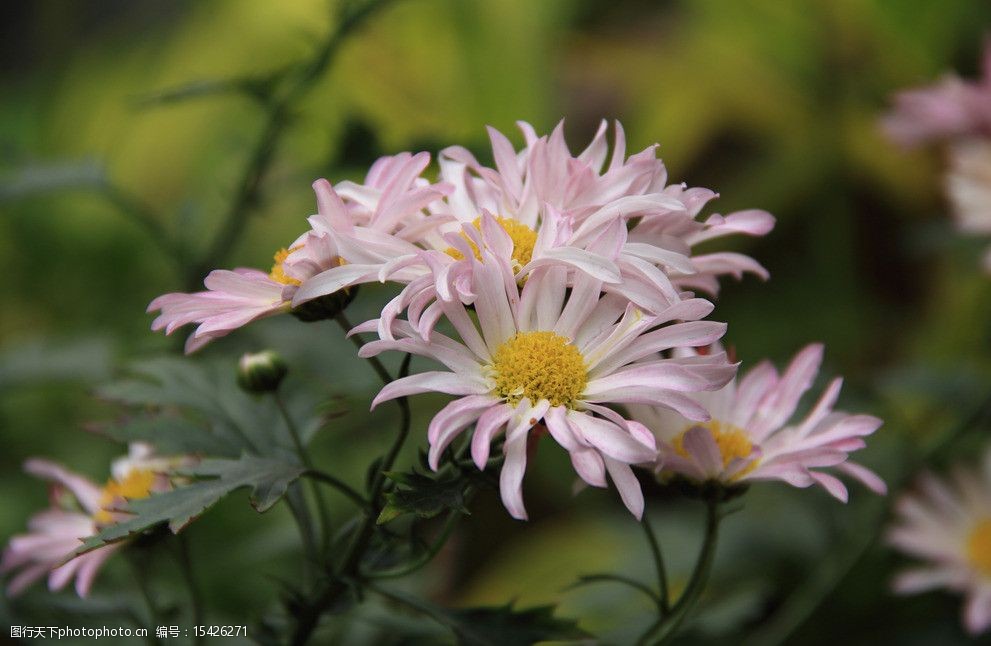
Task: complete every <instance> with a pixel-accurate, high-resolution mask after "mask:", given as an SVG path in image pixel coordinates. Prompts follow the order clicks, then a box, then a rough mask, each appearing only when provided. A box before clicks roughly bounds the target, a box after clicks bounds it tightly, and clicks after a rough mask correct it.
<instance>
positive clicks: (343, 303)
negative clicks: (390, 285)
mask: <svg viewBox="0 0 991 646" xmlns="http://www.w3.org/2000/svg"><path fill="white" fill-rule="evenodd" d="M357 292H358V287H357V286H355V287H349V288H347V289H342V290H339V291H336V292H334V293H333V294H327V295H326V296H321V297H319V298H314V299H313V300H312V301H306V302H305V303H303V304H302V305H299V306H298V307H294V308H293V309H292V310H291V312H290V313H291V314H292V315H293V316H295V317H296V318H298V319H299V320H300V321H303V322H305V323H312V322H314V321H323V320H325V319H332V318H334V317H335V316H337V315H338V314H340V313H341V312H343V311H344V309H345V308H346V307H347V306H348V305H349V304H350V303H351V301H352V300H354V296H355V294H356V293H357Z"/></svg>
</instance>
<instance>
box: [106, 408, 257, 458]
mask: <svg viewBox="0 0 991 646" xmlns="http://www.w3.org/2000/svg"><path fill="white" fill-rule="evenodd" d="M89 430H91V431H93V432H94V433H97V434H99V435H102V436H104V437H108V438H110V439H112V440H116V441H118V442H124V443H131V442H147V443H150V444H153V445H155V447H156V448H157V449H158V452H159V453H162V454H190V453H192V454H198V455H211V456H221V457H237V456H238V455H240V453H241V450H242V442H241V441H240V440H239V439H238V438H237V437H236V436H231V435H230V434H229V433H226V432H225V431H224V429H223V427H222V426H218V427H216V428H214V429H211V428H207V427H205V426H204V425H201V424H197V423H194V422H192V421H190V420H188V419H185V418H183V417H176V416H171V415H170V416H162V417H139V418H136V419H133V420H129V421H128V422H127V423H125V424H119V425H118V424H107V425H102V426H95V427H91V428H90V429H89Z"/></svg>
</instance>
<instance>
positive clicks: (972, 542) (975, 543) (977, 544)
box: [967, 518, 991, 577]
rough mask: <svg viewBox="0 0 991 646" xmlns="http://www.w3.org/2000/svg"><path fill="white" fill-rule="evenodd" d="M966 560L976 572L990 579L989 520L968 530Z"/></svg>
mask: <svg viewBox="0 0 991 646" xmlns="http://www.w3.org/2000/svg"><path fill="white" fill-rule="evenodd" d="M967 558H968V559H969V560H970V563H971V565H973V566H974V568H975V569H976V570H977V571H978V572H980V573H981V574H983V575H984V576H987V577H991V518H984V519H983V520H981V521H979V522H978V523H977V524H976V525H974V528H973V529H971V530H970V535H969V536H968V537H967Z"/></svg>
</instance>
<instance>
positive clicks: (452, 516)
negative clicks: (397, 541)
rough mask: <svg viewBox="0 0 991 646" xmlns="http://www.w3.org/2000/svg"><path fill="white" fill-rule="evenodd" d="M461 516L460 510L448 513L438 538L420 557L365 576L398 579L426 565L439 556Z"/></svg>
mask: <svg viewBox="0 0 991 646" xmlns="http://www.w3.org/2000/svg"><path fill="white" fill-rule="evenodd" d="M460 517H461V512H460V511H458V510H452V511H451V512H450V513H449V514H448V515H447V520H446V521H445V522H444V527H443V529H441V531H440V534H438V535H437V538H436V539H435V540H434V542H433V543H432V544H431V545H430V547H428V548H427V551H426V552H425V553H424V554H423V555H422V556H420V558H418V559H416V560H415V561H411V562H410V563H407V564H405V565H402V566H400V567H397V568H393V569H391V570H379V571H376V572H368V573H366V574H365V576H366V577H368V578H369V579H398V578H399V577H403V576H406V575H407V574H412V573H413V572H416V571H417V570H419V569H420V568H422V567H424V566H426V565H427V564H428V563H430V561H432V560H433V559H434V557H435V556H437V554H438V553H439V552H440V550H441V549H442V548H443V547H444V545H445V544H446V543H447V539H448V538H449V537H450V536H451V532H452V531H454V528H455V526H457V524H458V519H459V518H460Z"/></svg>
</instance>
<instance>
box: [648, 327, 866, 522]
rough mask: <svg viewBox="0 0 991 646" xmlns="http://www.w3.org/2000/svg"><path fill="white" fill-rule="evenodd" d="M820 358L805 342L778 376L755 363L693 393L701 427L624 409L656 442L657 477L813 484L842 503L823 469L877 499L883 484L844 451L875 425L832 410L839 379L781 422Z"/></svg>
mask: <svg viewBox="0 0 991 646" xmlns="http://www.w3.org/2000/svg"><path fill="white" fill-rule="evenodd" d="M822 353H823V347H822V346H821V345H819V344H813V345H809V346H808V347H806V348H805V349H803V350H802V351H801V352H799V353H798V354H797V355H796V356H795V358H794V359H793V360H792V362H791V364H790V365H789V366H788V368H787V369H786V370H785V372H784V374H782V375H779V374H778V371H777V370H776V369H775V368H774V366H773V365H771V364H770V362H763V363H761V364H759V365H758V366H757V367H755V368H754V369H753V370H751V371H750V372H749V373H747V375H746V376H744V377H743V378H742V379H739V381H738V382H737V380H734V381H732V382H730V383H729V384H727V385H726V387H724V388H722V389H721V390H718V391H716V392H712V393H701V394H699V395H696V398H697V399H698V400H699V402H700V403H701V404H702V405H703V406H705V407H706V409H707V410H708V411H709V412H710V413H711V415H712V418H711V419H710V420H708V421H705V422H704V423H698V422H697V421H694V420H688V419H685V418H684V417H682V416H680V415H678V414H677V413H672V412H671V411H669V410H666V409H661V408H654V407H645V406H631V407H630V412H631V415H632V417H633V419H635V420H637V421H640V422H642V423H644V424H645V425H646V426H647V427H648V428H650V429H651V430H652V431H653V432H654V434H655V435H656V436H657V438H658V440H659V441H660V442H659V447H660V461H659V465H660V466H661V468H662V469H663V471H662V474H663V473H669V474H678V475H681V476H683V477H685V478H687V479H689V480H691V481H694V482H698V483H703V482H710V481H714V482H719V483H722V484H725V485H733V484H741V483H746V482H752V481H757V480H783V481H784V482H787V483H788V484H790V485H793V486H795V487H808V486H811V485H814V484H818V485H820V486H822V487H823V488H824V489H826V491H828V492H829V493H831V494H832V495H833V496H835V497H836V498H838V499H839V500H841V501H843V502H846V500H847V495H848V494H847V489H846V487H845V486H844V485H843V483H842V482H840V480H839V479H838V478H836V477H835V476H834V475H832V474H830V473H827V472H825V471H824V470H823V469H832V470H835V471H837V472H839V473H841V474H844V475H847V476H850V477H852V478H854V479H856V480H859V481H860V482H862V483H863V484H865V485H866V486H867V487H869V488H870V489H872V490H873V491H876V492H877V493H881V494H883V493H885V491H886V487H885V484H884V482H883V481H882V480H881V479H880V478H879V477H878V476H877V475H876V474H874V473H873V472H872V471H870V470H869V469H867V468H866V467H864V466H862V465H859V464H856V463H854V462H851V461H850V460H849V459H848V454H849V453H851V452H853V451H856V450H858V449H861V448H863V447H864V446H865V443H864V440H863V438H864V437H866V436H868V435H870V434H871V433H873V432H874V431H875V430H877V428H878V427H879V426H880V425H881V420H880V419H878V418H876V417H872V416H870V415H849V414H846V413H842V412H839V411H835V410H833V406H834V404H835V403H836V399H837V397H838V396H839V393H840V387H841V385H842V381H843V380H842V379H841V378H839V377H838V378H836V379H834V380H833V381H832V382H831V383H830V384H829V386H828V387H827V388H826V390H825V392H824V393H823V394H822V396H821V397H820V398H819V401H818V402H817V403H816V405H815V406H814V407H813V408H812V410H811V411H810V412H809V413H808V415H806V416H805V418H804V419H803V420H801V421H800V422H797V423H794V424H789V423H788V421H789V420H790V419H791V417H792V416H793V414H794V413H795V409H796V408H797V406H798V403H799V400H800V399H801V397H802V395H803V394H804V393H805V392H806V391H807V390H808V389H809V388H810V387H811V385H812V382H813V381H814V380H815V377H816V374H817V373H818V371H819V365H820V363H821V362H822Z"/></svg>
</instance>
